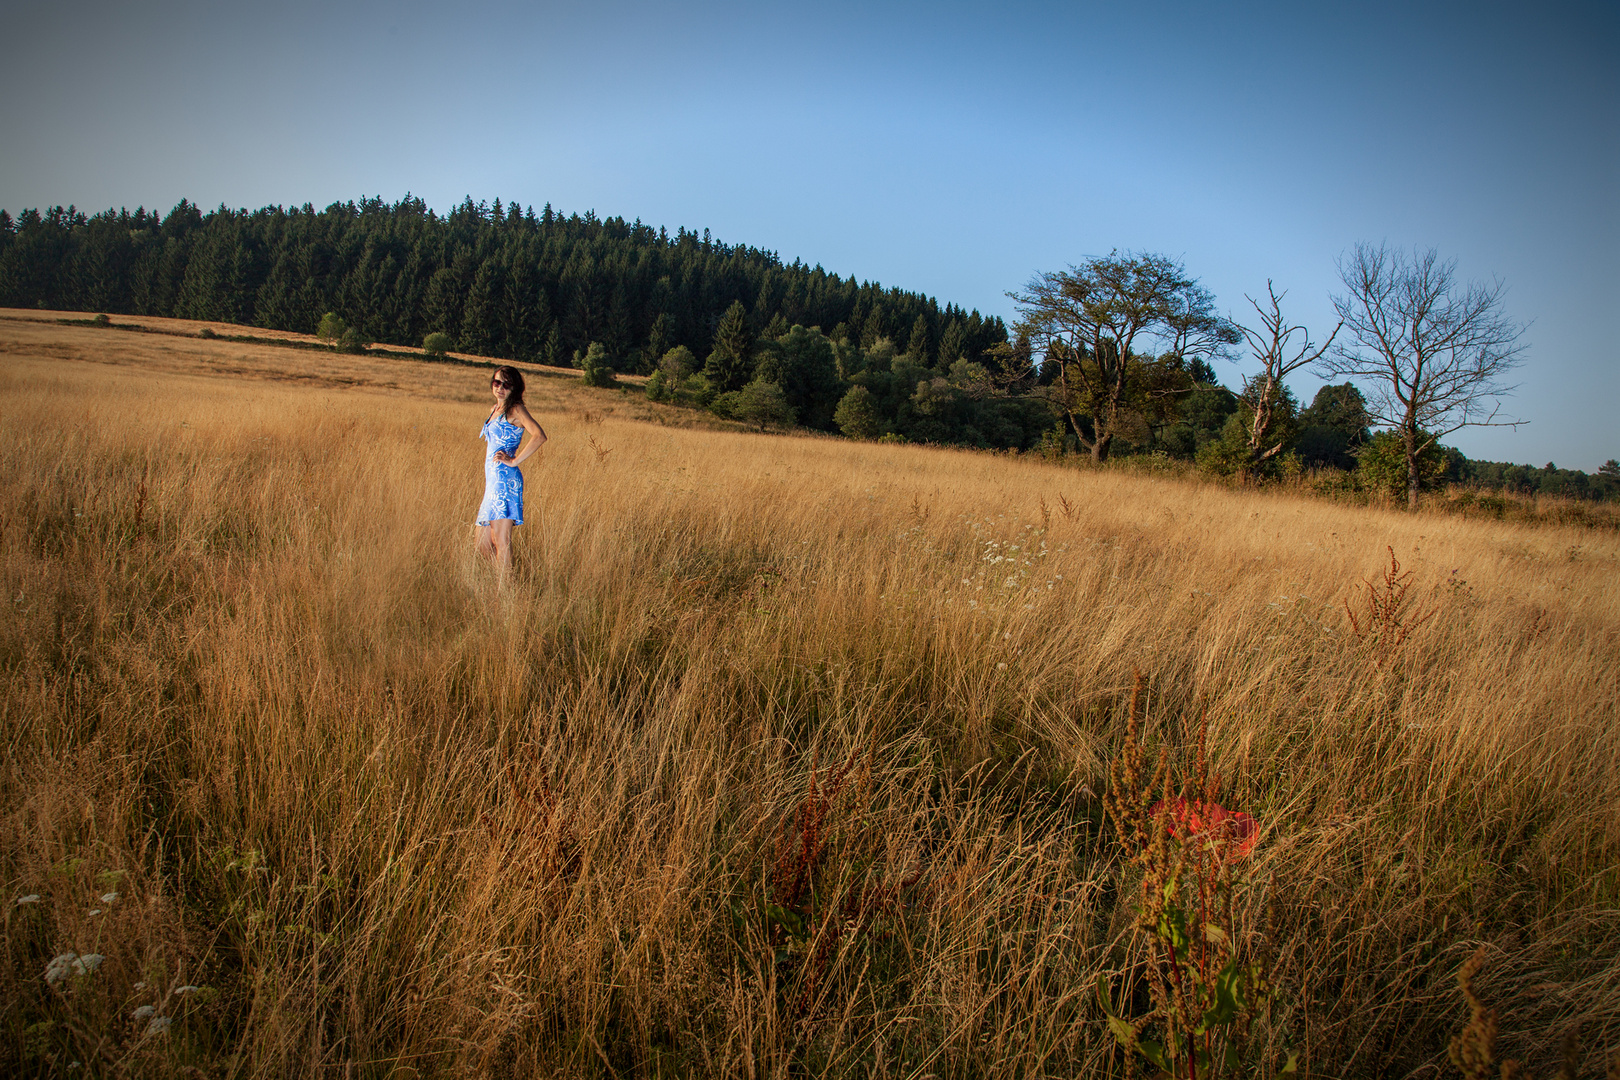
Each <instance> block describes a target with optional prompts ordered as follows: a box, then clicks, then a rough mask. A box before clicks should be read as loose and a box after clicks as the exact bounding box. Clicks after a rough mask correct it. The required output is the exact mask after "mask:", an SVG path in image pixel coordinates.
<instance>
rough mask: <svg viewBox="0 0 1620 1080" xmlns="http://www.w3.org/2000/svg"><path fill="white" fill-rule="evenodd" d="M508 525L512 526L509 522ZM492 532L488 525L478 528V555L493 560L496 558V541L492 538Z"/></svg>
mask: <svg viewBox="0 0 1620 1080" xmlns="http://www.w3.org/2000/svg"><path fill="white" fill-rule="evenodd" d="M507 524H511V522H507ZM490 531H491V529H490V526H488V525H480V526H478V554H480V555H483V556H485V557H486V558H490V559H493V558H494V557H495V541H494V539H493V538H491V536H490Z"/></svg>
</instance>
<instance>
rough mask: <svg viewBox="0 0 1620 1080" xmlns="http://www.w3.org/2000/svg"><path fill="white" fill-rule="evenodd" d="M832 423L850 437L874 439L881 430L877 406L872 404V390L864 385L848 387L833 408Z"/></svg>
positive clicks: (881, 425)
mask: <svg viewBox="0 0 1620 1080" xmlns="http://www.w3.org/2000/svg"><path fill="white" fill-rule="evenodd" d="M833 423H835V424H837V425H838V430H839V431H842V432H843V433H844V434H845V435H846V436H848V437H849V438H851V439H875V438H877V437H878V435H879V434H881V433H882V431H883V424H882V422H881V421H880V420H879V419H878V414H877V408H876V406H874V405H873V404H872V391H870V390H868V389H867V388H866V387H864V386H852V387H850V388H849V393H847V394H845V395H844V397H843V400H841V401H840V402H839V403H838V408H836V409H834V410H833Z"/></svg>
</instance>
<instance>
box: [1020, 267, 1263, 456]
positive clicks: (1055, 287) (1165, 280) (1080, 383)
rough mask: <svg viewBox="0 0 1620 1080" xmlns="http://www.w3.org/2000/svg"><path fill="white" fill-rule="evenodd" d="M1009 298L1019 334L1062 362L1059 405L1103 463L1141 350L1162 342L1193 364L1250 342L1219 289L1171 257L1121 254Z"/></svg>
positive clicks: (1039, 280) (1056, 387) (1044, 278)
mask: <svg viewBox="0 0 1620 1080" xmlns="http://www.w3.org/2000/svg"><path fill="white" fill-rule="evenodd" d="M1007 295H1008V296H1010V297H1011V298H1012V299H1013V301H1014V302H1015V303H1017V305H1018V312H1019V319H1018V322H1017V323H1016V324H1015V326H1014V329H1015V330H1017V331H1018V332H1020V333H1022V334H1027V335H1028V337H1029V340H1030V342H1031V344H1032V345H1033V346H1034V347H1035V348H1036V349H1038V350H1039V351H1040V352H1042V353H1044V354H1045V356H1046V357H1047V358H1048V359H1050V360H1052V361H1054V362H1056V363H1057V365H1058V372H1057V378H1056V380H1055V382H1054V383H1053V386H1052V387H1051V394H1052V397H1053V398H1054V399H1055V400H1056V402H1057V404H1058V405H1059V406H1060V407H1061V408H1062V409H1063V411H1064V413H1065V414H1066V415H1067V416H1068V418H1069V426H1070V428H1071V429H1072V430H1073V431H1074V434H1075V437H1076V438H1077V439H1079V440H1080V444H1081V445H1082V446H1084V447H1085V448H1086V449H1087V450H1089V451H1090V452H1091V456H1092V460H1094V461H1097V462H1102V461H1106V460H1107V459H1108V450H1109V447H1110V446H1111V445H1112V443H1113V441H1114V437H1115V435H1116V434H1117V433H1118V430H1119V426H1120V423H1121V419H1122V417H1121V413H1122V410H1124V409H1125V408H1126V407H1127V406H1128V403H1129V399H1130V395H1131V394H1132V392H1133V391H1134V390H1135V382H1136V376H1137V371H1138V369H1139V367H1140V366H1141V364H1142V363H1143V361H1144V360H1145V359H1146V358H1147V355H1146V354H1144V353H1141V352H1139V351H1138V350H1139V348H1141V347H1142V346H1145V345H1146V344H1147V343H1149V342H1152V343H1154V344H1160V345H1163V346H1166V347H1167V348H1168V350H1169V353H1170V354H1173V355H1175V356H1177V357H1179V358H1181V359H1183V360H1187V359H1194V358H1200V357H1206V356H1210V355H1213V354H1214V353H1216V352H1218V351H1219V350H1220V349H1222V348H1223V347H1224V346H1225V345H1228V344H1232V343H1235V342H1236V341H1238V340H1240V339H1239V337H1238V333H1237V331H1236V330H1235V329H1234V328H1233V327H1232V326H1231V324H1230V323H1228V322H1227V321H1226V320H1225V319H1222V318H1221V317H1220V316H1218V315H1216V314H1215V311H1214V306H1215V305H1214V298H1213V297H1211V296H1210V293H1209V290H1207V289H1205V288H1204V287H1203V286H1202V285H1200V284H1198V282H1197V281H1196V280H1194V279H1193V278H1190V277H1188V276H1187V272H1186V270H1185V269H1184V268H1183V267H1182V265H1181V264H1180V263H1179V262H1176V261H1175V260H1174V259H1171V258H1169V257H1167V256H1164V255H1152V254H1139V255H1132V254H1129V253H1127V254H1125V255H1120V254H1119V253H1117V252H1116V253H1114V254H1112V255H1109V256H1108V257H1107V258H1094V259H1087V260H1086V261H1085V262H1083V263H1081V264H1080V265H1079V266H1071V267H1070V268H1069V269H1068V270H1067V271H1058V272H1055V273H1053V272H1048V273H1042V274H1039V275H1037V276H1036V277H1034V278H1033V279H1031V281H1030V283H1029V285H1028V286H1026V287H1025V289H1024V291H1022V292H1015V293H1008V294H1007ZM1082 417H1085V418H1087V419H1088V420H1089V426H1090V431H1089V432H1087V430H1086V426H1087V425H1085V424H1082V422H1081V418H1082Z"/></svg>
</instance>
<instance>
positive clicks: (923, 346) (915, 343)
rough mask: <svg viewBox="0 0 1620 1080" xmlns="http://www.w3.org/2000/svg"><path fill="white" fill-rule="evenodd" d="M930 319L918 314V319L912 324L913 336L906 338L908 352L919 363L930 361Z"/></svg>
mask: <svg viewBox="0 0 1620 1080" xmlns="http://www.w3.org/2000/svg"><path fill="white" fill-rule="evenodd" d="M929 351H930V350H929V342H928V319H927V317H926V316H923V315H918V316H917V320H916V321H915V322H913V323H912V324H911V337H910V338H908V339H907V340H906V352H907V354H908V355H910V356H911V357H913V358H914V359H915V360H916V361H917V362H918V363H919V364H925V365H926V364H927V363H928V354H929Z"/></svg>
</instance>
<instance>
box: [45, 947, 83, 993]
mask: <svg viewBox="0 0 1620 1080" xmlns="http://www.w3.org/2000/svg"><path fill="white" fill-rule="evenodd" d="M78 959H79V955H78V953H70V952H65V953H61V954H59V955H57V956H53V957H52V958H51V962H50V963H49V964H46V965H45V981H46V982H48V983H50V984H51V985H52V986H55V985H56V984H57V983H59V982H61V981H62V980H63V979H65V978H67V977H68V976H69V975H71V974H73V964H74V962H75V961H77V960H78Z"/></svg>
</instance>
